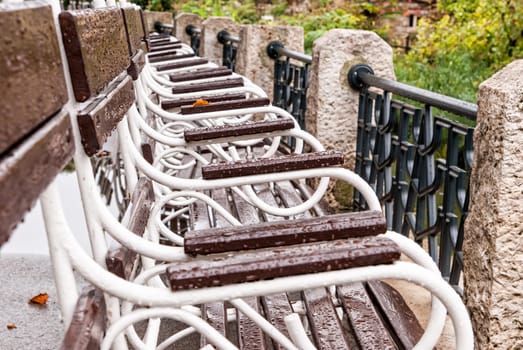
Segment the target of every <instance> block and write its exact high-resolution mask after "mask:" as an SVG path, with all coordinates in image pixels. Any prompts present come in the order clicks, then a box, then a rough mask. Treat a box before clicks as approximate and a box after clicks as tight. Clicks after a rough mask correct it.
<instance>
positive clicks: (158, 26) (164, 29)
mask: <svg viewBox="0 0 523 350" xmlns="http://www.w3.org/2000/svg"><path fill="white" fill-rule="evenodd" d="M154 30H156V31H157V32H158V33H164V34H169V35H172V34H173V30H174V26H173V25H172V24H168V23H162V22H160V21H156V22H154Z"/></svg>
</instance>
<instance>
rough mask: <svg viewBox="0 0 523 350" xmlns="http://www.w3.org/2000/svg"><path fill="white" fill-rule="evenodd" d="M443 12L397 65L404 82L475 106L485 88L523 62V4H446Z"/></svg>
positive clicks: (491, 0) (479, 0)
mask: <svg viewBox="0 0 523 350" xmlns="http://www.w3.org/2000/svg"><path fill="white" fill-rule="evenodd" d="M438 10H439V15H438V17H437V18H436V19H421V20H420V21H419V25H418V34H417V39H416V43H415V44H414V46H413V48H412V50H411V51H410V52H409V53H408V54H407V55H405V56H404V57H401V56H400V57H399V60H397V63H398V65H397V75H398V79H399V80H402V81H403V80H404V81H409V82H410V83H413V84H415V85H417V86H420V87H424V88H427V89H431V90H436V91H438V92H441V93H445V94H449V95H452V96H456V97H460V98H464V99H467V100H469V101H475V100H476V96H475V95H476V91H477V87H478V85H479V83H481V82H482V81H483V80H485V79H486V78H488V77H489V76H490V75H492V74H493V73H494V72H495V71H497V70H499V69H500V68H501V67H503V66H504V65H506V64H507V63H509V62H511V61H513V60H514V59H516V58H520V57H523V1H521V0H441V1H439V2H438ZM467 86H469V87H470V88H468V89H467V88H466V87H467Z"/></svg>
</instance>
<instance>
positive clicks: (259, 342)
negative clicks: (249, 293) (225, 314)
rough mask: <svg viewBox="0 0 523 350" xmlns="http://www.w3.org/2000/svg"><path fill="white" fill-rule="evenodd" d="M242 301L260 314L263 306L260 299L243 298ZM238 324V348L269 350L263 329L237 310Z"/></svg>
mask: <svg viewBox="0 0 523 350" xmlns="http://www.w3.org/2000/svg"><path fill="white" fill-rule="evenodd" d="M242 300H243V301H244V302H246V303H247V304H249V306H251V307H252V308H253V309H254V310H255V311H257V312H258V313H260V311H261V306H260V302H259V300H258V298H256V297H249V298H242ZM236 322H237V324H238V347H239V348H240V349H249V350H265V349H267V347H266V343H265V337H264V333H263V331H262V330H261V328H260V327H258V325H257V324H256V323H254V322H253V321H252V320H251V319H250V318H248V317H246V316H245V315H244V314H242V313H241V312H240V311H239V310H238V309H236Z"/></svg>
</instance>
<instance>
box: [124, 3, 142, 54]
mask: <svg viewBox="0 0 523 350" xmlns="http://www.w3.org/2000/svg"><path fill="white" fill-rule="evenodd" d="M121 10H122V17H123V22H124V26H125V33H126V37H127V44H128V45H129V56H133V55H135V54H136V53H137V52H138V50H139V49H140V48H141V44H142V42H143V40H144V39H145V33H144V31H143V27H142V21H141V19H140V12H139V11H138V10H137V9H136V8H134V7H122V8H121Z"/></svg>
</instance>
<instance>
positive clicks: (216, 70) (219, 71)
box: [169, 67, 232, 83]
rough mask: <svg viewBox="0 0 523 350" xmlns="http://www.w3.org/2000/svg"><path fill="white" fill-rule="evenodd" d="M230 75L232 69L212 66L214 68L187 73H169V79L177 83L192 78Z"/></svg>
mask: <svg viewBox="0 0 523 350" xmlns="http://www.w3.org/2000/svg"><path fill="white" fill-rule="evenodd" d="M228 75H232V70H230V69H229V68H227V67H212V68H203V69H197V70H194V71H190V72H186V73H177V74H171V75H169V79H170V80H171V81H172V82H174V83H177V82H184V81H191V80H197V79H208V78H216V77H225V76H228Z"/></svg>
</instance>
